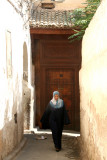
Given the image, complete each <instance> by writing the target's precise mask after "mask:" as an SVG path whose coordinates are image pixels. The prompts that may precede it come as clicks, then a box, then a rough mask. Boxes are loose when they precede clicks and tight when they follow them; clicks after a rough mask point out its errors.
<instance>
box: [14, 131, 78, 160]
mask: <svg viewBox="0 0 107 160" xmlns="http://www.w3.org/2000/svg"><path fill="white" fill-rule="evenodd" d="M71 135H72V136H66V135H63V138H62V150H61V151H60V152H56V151H55V148H54V145H53V140H52V135H51V134H46V133H44V134H38V133H36V134H27V133H26V134H25V137H27V139H28V141H27V143H26V145H25V147H24V148H23V149H22V151H21V152H20V153H19V154H18V155H17V157H16V158H15V159H14V160H59V159H60V160H69V159H72V160H80V148H79V137H78V136H79V134H74V133H73V134H71ZM75 135H76V136H77V137H75ZM41 136H44V137H46V138H47V139H39V138H41Z"/></svg>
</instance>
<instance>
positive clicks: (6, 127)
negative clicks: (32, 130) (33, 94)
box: [0, 0, 31, 160]
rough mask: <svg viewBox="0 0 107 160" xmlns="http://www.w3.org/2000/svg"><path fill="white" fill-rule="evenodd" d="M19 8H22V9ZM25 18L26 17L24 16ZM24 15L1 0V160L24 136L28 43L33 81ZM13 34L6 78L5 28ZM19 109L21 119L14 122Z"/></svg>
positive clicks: (28, 37) (29, 64)
mask: <svg viewBox="0 0 107 160" xmlns="http://www.w3.org/2000/svg"><path fill="white" fill-rule="evenodd" d="M19 10H20V9H19ZM24 18H26V17H24ZM23 25H24V20H23V18H22V17H21V16H20V15H19V14H18V13H17V12H16V11H15V9H14V8H13V7H12V6H11V5H10V3H8V2H7V0H0V160H1V159H2V158H3V157H5V156H6V155H7V154H8V153H10V152H11V151H12V150H13V148H14V147H15V146H16V145H18V143H20V141H21V140H22V138H23V105H22V100H23V93H22V84H23V83H22V80H23V44H24V43H26V45H27V54H28V66H29V67H28V70H29V73H28V74H29V76H28V77H29V81H28V84H29V83H30V81H31V80H30V79H31V76H30V74H31V73H30V66H31V60H30V57H31V54H30V34H29V27H28V24H27V25H26V26H27V27H28V28H27V29H25V28H24V26H23ZM7 30H8V31H10V32H11V38H12V70H13V71H12V72H13V73H12V74H13V75H12V78H8V79H7V73H6V72H7V69H6V31H7ZM15 113H17V116H18V122H17V124H15V122H14V114H15Z"/></svg>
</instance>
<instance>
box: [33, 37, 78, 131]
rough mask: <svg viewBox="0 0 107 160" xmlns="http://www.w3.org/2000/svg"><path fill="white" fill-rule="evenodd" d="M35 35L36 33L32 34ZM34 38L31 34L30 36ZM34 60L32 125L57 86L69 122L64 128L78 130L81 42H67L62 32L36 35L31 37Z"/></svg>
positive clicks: (38, 120)
mask: <svg viewBox="0 0 107 160" xmlns="http://www.w3.org/2000/svg"><path fill="white" fill-rule="evenodd" d="M36 38H37V37H36ZM33 40H34V37H33ZM33 43H34V45H33V61H34V64H35V86H36V87H35V88H36V125H39V126H41V124H40V118H41V116H42V114H43V112H44V111H45V109H46V106H47V104H48V103H49V101H50V100H51V99H52V96H53V95H52V94H53V91H55V90H58V91H59V92H60V97H61V98H62V99H63V100H64V103H65V106H66V109H67V112H68V115H69V118H70V121H71V125H69V126H68V127H66V129H72V130H79V128H80V107H79V69H80V65H81V43H80V42H75V43H72V44H70V43H69V42H68V40H67V37H65V36H60V35H59V36H55V35H54V36H52V35H51V36H49V35H48V36H46V35H45V36H40V37H39V39H38V40H34V41H33Z"/></svg>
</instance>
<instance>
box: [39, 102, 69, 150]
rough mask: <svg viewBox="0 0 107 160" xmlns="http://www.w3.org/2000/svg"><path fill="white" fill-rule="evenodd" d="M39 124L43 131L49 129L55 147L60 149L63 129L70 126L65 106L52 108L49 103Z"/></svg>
mask: <svg viewBox="0 0 107 160" xmlns="http://www.w3.org/2000/svg"><path fill="white" fill-rule="evenodd" d="M41 123H42V128H43V129H49V128H50V129H51V131H52V136H53V141H54V144H55V147H56V148H59V149H61V137H62V131H63V127H64V125H68V124H70V120H69V117H68V114H67V111H66V108H65V105H64V104H63V106H62V107H61V108H54V107H52V106H51V105H50V103H49V104H48V106H47V108H46V110H45V112H44V114H43V116H42V118H41Z"/></svg>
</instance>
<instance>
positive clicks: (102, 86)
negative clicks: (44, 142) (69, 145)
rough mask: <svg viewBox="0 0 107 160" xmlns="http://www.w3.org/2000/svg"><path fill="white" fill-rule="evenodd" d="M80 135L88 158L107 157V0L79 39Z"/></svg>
mask: <svg viewBox="0 0 107 160" xmlns="http://www.w3.org/2000/svg"><path fill="white" fill-rule="evenodd" d="M80 95H81V97H80V100H81V104H80V105H81V135H82V141H83V151H84V152H86V154H87V157H88V158H87V159H89V160H106V159H107V0H103V1H102V3H101V5H100V7H99V8H98V10H97V12H96V14H95V16H94V18H93V20H92V21H91V23H90V25H89V27H88V28H87V30H86V33H85V35H84V38H83V42H82V68H81V71H80Z"/></svg>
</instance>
